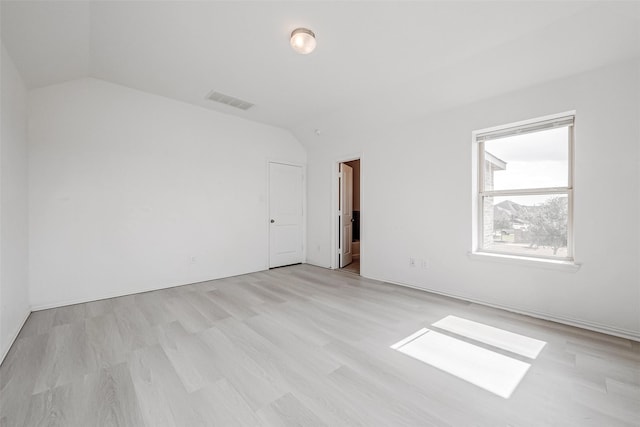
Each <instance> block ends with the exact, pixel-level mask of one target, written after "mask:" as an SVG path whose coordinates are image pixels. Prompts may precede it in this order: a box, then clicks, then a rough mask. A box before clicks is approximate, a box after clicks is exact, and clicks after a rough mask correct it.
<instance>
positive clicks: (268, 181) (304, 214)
mask: <svg viewBox="0 0 640 427" xmlns="http://www.w3.org/2000/svg"><path fill="white" fill-rule="evenodd" d="M271 163H277V164H281V165H287V166H297V167H300V168H301V169H302V263H303V264H306V263H307V165H306V164H303V163H297V162H290V161H287V160H275V159H267V161H266V172H265V174H266V176H267V178H266V179H265V180H264V181H265V184H266V185H265V194H266V195H267V197H266V199H267V203H265V215H264V218H265V220H264V223H265V227H266V231H267V234H266V236H267V239H266V246H265V252H266V257H265V260H266V263H265V265H264V270H269V269H270V268H271V267H270V266H271V226H270V225H269V224H270V219H271V191H270V188H271Z"/></svg>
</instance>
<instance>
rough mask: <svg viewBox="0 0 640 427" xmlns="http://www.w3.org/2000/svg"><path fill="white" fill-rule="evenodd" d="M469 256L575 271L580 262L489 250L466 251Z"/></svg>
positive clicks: (505, 262) (491, 260) (481, 259)
mask: <svg viewBox="0 0 640 427" xmlns="http://www.w3.org/2000/svg"><path fill="white" fill-rule="evenodd" d="M467 254H468V255H469V258H470V259H472V260H479V261H490V262H498V263H503V264H511V265H523V266H527V267H538V268H545V269H549V270H560V271H568V272H576V271H578V270H580V267H581V266H582V264H581V263H577V262H575V261H564V260H555V259H543V258H531V257H524V256H517V255H503V254H493V253H489V252H468V253H467Z"/></svg>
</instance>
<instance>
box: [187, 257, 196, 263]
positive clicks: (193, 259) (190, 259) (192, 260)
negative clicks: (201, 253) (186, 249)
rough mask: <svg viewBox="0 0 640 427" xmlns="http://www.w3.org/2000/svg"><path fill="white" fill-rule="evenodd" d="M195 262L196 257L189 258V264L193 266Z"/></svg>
mask: <svg viewBox="0 0 640 427" xmlns="http://www.w3.org/2000/svg"><path fill="white" fill-rule="evenodd" d="M196 261H197V258H196V257H194V256H192V257H189V264H195V263H196Z"/></svg>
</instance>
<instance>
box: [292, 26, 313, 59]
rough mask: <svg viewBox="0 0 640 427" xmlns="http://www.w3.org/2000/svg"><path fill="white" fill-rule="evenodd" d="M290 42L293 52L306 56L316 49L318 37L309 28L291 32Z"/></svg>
mask: <svg viewBox="0 0 640 427" xmlns="http://www.w3.org/2000/svg"><path fill="white" fill-rule="evenodd" d="M290 42H291V47H292V48H293V50H295V51H296V52H298V53H301V54H303V55H306V54H308V53H311V52H313V49H315V48H316V35H315V34H313V31H311V30H309V29H307V28H296V29H295V30H293V31H292V32H291V40H290Z"/></svg>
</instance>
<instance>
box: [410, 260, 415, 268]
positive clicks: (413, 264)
mask: <svg viewBox="0 0 640 427" xmlns="http://www.w3.org/2000/svg"><path fill="white" fill-rule="evenodd" d="M415 266H416V259H415V258H409V267H415Z"/></svg>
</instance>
